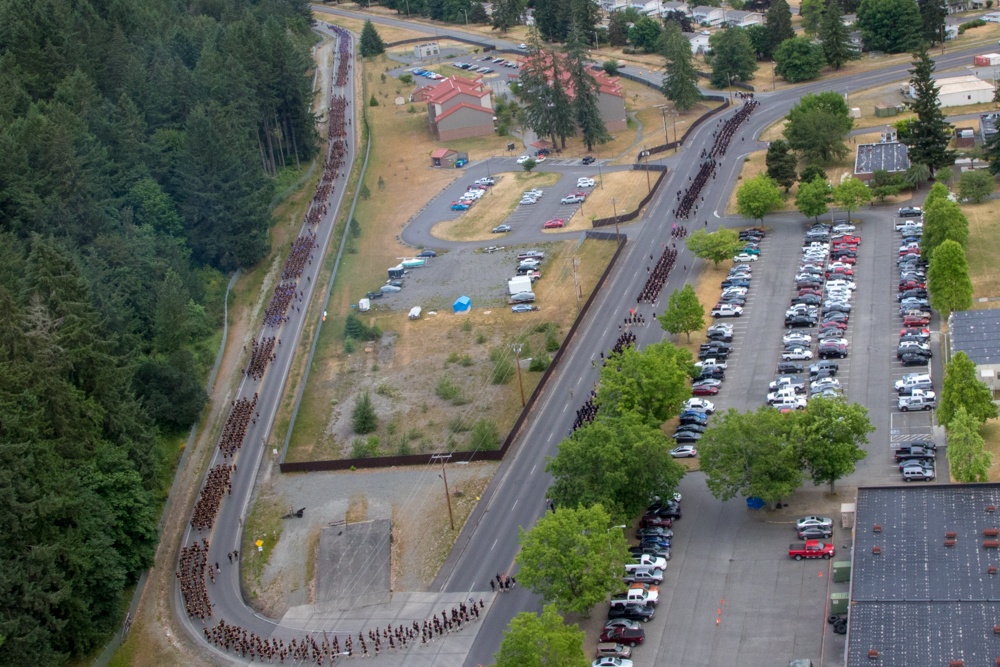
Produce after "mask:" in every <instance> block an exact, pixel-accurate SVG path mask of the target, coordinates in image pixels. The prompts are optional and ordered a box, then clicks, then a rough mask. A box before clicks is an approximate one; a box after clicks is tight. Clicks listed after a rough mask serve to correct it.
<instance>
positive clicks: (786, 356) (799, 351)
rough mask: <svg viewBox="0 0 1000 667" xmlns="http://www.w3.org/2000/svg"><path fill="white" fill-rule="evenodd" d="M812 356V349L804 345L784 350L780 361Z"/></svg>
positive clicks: (802, 359) (806, 358)
mask: <svg viewBox="0 0 1000 667" xmlns="http://www.w3.org/2000/svg"><path fill="white" fill-rule="evenodd" d="M812 358H813V353H812V351H811V350H807V349H805V348H804V347H793V348H792V349H791V350H785V351H784V352H782V353H781V360H782V361H806V360H808V359H812Z"/></svg>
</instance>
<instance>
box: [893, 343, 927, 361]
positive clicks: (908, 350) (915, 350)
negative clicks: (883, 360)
mask: <svg viewBox="0 0 1000 667" xmlns="http://www.w3.org/2000/svg"><path fill="white" fill-rule="evenodd" d="M904 354H916V355H919V356H921V357H924V358H926V359H930V358H931V357H933V356H934V355H933V354H932V353H931V351H930V350H924V349H922V348H919V347H916V346H914V345H907V346H906V347H897V348H896V358H897V359H900V358H902V356H903V355H904Z"/></svg>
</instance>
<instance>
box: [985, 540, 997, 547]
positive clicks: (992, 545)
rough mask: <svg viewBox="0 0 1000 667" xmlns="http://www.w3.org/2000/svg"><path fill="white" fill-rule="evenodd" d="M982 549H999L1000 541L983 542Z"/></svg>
mask: <svg viewBox="0 0 1000 667" xmlns="http://www.w3.org/2000/svg"><path fill="white" fill-rule="evenodd" d="M983 548H984V549H1000V540H983Z"/></svg>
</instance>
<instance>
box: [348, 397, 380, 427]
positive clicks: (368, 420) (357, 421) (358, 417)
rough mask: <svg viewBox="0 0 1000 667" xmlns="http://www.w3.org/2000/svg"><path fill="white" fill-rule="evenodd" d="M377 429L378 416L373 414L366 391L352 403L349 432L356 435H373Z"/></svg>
mask: <svg viewBox="0 0 1000 667" xmlns="http://www.w3.org/2000/svg"><path fill="white" fill-rule="evenodd" d="M377 429H378V415H376V414H375V406H374V405H372V397H371V396H370V395H369V394H368V392H367V391H366V392H364V393H363V394H361V396H359V397H358V398H357V400H356V401H354V410H353V411H352V412H351V430H352V431H354V432H355V433H357V434H358V435H365V434H367V433H374V432H375V431H376V430H377Z"/></svg>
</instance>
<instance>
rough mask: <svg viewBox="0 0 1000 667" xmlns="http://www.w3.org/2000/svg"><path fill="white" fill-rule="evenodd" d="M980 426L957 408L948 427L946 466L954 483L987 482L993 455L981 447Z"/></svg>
mask: <svg viewBox="0 0 1000 667" xmlns="http://www.w3.org/2000/svg"><path fill="white" fill-rule="evenodd" d="M979 426H980V424H979V423H978V422H977V420H976V418H975V417H973V416H972V415H970V414H969V413H968V412H966V410H965V407H964V406H961V405H960V406H958V408H957V410H956V412H955V415H954V416H953V417H952V419H951V423H950V424H949V425H948V465H949V467H950V468H951V476H952V477H954V478H955V481H956V482H960V483H963V484H968V483H971V482H988V481H989V472H990V466H991V465H993V455H992V454H990V453H989V452H987V451H986V449H985V448H984V447H983V444H984V443H983V437H982V436H981V435H980V434H979Z"/></svg>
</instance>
